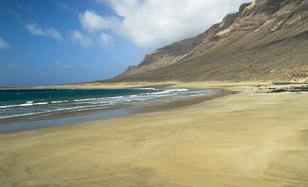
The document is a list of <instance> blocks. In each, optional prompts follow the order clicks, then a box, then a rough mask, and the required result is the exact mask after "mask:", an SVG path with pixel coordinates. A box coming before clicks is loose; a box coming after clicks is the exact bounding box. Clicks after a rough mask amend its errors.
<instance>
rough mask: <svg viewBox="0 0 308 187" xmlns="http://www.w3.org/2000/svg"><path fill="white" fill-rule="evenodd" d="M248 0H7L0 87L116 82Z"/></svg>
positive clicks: (0, 19)
mask: <svg viewBox="0 0 308 187" xmlns="http://www.w3.org/2000/svg"><path fill="white" fill-rule="evenodd" d="M245 2H250V0H215V1H213V0H2V1H1V2H0V86H1V85H3V86H8V85H47V84H63V83H74V82H86V81H94V80H102V79H107V78H111V77H113V76H115V75H117V74H119V73H121V72H122V71H124V70H125V69H126V67H127V66H129V65H136V64H138V63H139V62H140V61H141V60H142V58H143V56H144V55H145V54H146V53H148V52H150V51H152V50H154V49H155V48H158V47H162V46H164V45H167V44H170V43H172V42H175V41H178V40H181V39H184V38H187V37H192V36H194V35H197V34H199V33H201V32H203V31H205V30H206V29H207V28H208V27H209V26H210V25H212V24H214V23H217V22H219V21H221V19H222V18H223V17H224V16H225V15H226V14H228V13H231V12H235V11H237V10H238V8H239V6H240V5H241V4H242V3H245Z"/></svg>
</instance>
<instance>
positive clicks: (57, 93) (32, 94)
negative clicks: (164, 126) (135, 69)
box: [0, 88, 211, 123]
mask: <svg viewBox="0 0 308 187" xmlns="http://www.w3.org/2000/svg"><path fill="white" fill-rule="evenodd" d="M210 93H211V90H189V89H155V88H136V89H35V90H33V89H32V90H0V123H1V120H7V119H11V120H12V119H13V120H14V118H20V117H23V118H33V117H34V116H49V115H53V114H59V113H69V112H80V111H91V110H98V109H112V108H115V107H119V106H127V105H132V104H134V105H138V104H139V103H145V102H149V101H159V100H161V99H163V98H175V97H181V96H195V95H200V94H210Z"/></svg>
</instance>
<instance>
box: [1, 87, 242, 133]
mask: <svg viewBox="0 0 308 187" xmlns="http://www.w3.org/2000/svg"><path fill="white" fill-rule="evenodd" d="M160 88H165V87H160ZM211 90H212V91H214V92H215V93H213V94H210V95H201V96H195V97H192V96H187V97H185V98H180V99H177V100H174V101H170V102H167V103H147V104H145V105H144V106H139V105H141V104H138V105H136V106H115V107H112V108H108V109H95V110H87V111H76V112H58V113H54V114H49V115H43V116H33V117H31V118H30V119H29V117H20V118H9V119H4V120H0V121H1V122H2V123H3V124H2V125H1V126H0V134H5V133H15V132H23V131H31V130H36V129H40V128H52V127H59V126H64V125H76V124H81V123H86V122H91V121H103V120H107V119H112V118H118V117H123V116H128V115H136V114H142V113H149V112H160V111H167V110H172V109H177V108H180V107H185V106H189V105H194V104H198V103H202V102H204V101H207V100H211V99H215V98H219V97H224V96H226V95H230V94H235V93H236V92H234V91H229V90H225V89H217V88H216V89H211Z"/></svg>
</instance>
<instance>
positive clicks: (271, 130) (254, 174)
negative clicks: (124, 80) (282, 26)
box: [0, 83, 308, 187]
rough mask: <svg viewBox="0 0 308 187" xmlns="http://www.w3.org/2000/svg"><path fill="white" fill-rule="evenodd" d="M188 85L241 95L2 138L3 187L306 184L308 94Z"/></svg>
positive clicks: (252, 87) (0, 166)
mask: <svg viewBox="0 0 308 187" xmlns="http://www.w3.org/2000/svg"><path fill="white" fill-rule="evenodd" d="M138 85H139V84H138ZM140 85H141V86H144V85H142V84H140ZM124 86H127V85H124ZM175 86H179V85H175ZM180 86H181V87H214V88H219V87H222V88H227V89H229V90H233V91H240V93H237V94H231V95H227V96H224V97H219V98H214V99H211V100H207V101H204V102H201V103H198V104H194V105H187V106H183V107H178V108H174V107H173V108H171V109H170V110H167V111H156V112H149V113H143V114H137V115H129V116H125V117H120V118H113V119H110V120H104V121H95V122H88V123H84V124H79V125H74V126H62V127H55V128H47V129H37V130H33V131H27V132H21V133H9V134H1V135H0V186H1V187H2V186H3V187H9V186H23V187H24V186H61V187H62V186H63V187H64V186H74V187H75V186H80V187H84V186H104V187H122V186H123V187H128V186H130V187H131V186H140V187H146V186H160V187H162V186H166V187H173V186H174V187H184V186H185V187H186V186H197V187H204V186H221V187H242V186H243V187H246V186H277V187H287V186H288V187H291V186H294V187H301V186H303V187H304V186H308V164H307V163H308V125H307V122H308V115H307V111H308V94H307V93H301V94H299V93H266V89H267V87H266V86H267V84H264V85H262V86H260V85H258V86H257V85H256V84H253V83H251V84H231V83H230V84H223V85H222V84H205V83H204V84H201V83H195V84H181V85H180ZM110 87H111V86H110ZM114 87H116V86H114Z"/></svg>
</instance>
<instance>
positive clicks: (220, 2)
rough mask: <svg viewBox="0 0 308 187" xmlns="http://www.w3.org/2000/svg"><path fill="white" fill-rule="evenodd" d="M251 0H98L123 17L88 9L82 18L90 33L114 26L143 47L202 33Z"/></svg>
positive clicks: (116, 30)
mask: <svg viewBox="0 0 308 187" xmlns="http://www.w3.org/2000/svg"><path fill="white" fill-rule="evenodd" d="M250 1H251V0H215V1H213V0H97V2H103V3H104V2H108V3H109V4H110V5H111V7H112V8H113V10H114V11H115V12H116V14H117V15H118V16H120V17H122V18H123V20H121V21H120V20H119V19H116V18H113V19H110V17H109V18H108V17H107V18H106V17H103V16H99V15H97V14H96V13H95V12H93V11H86V12H85V13H84V14H82V15H81V16H80V18H81V22H82V25H83V27H84V28H85V29H86V30H88V31H90V32H94V31H102V30H106V29H110V30H113V31H115V32H120V33H122V34H123V35H125V36H127V37H128V38H130V39H131V40H133V41H134V42H135V43H136V44H138V45H140V46H157V45H164V44H167V43H171V42H175V41H177V40H181V39H184V38H187V37H191V36H194V35H196V34H199V33H201V32H203V31H205V30H206V29H207V28H208V27H209V26H210V25H212V24H214V23H216V22H219V21H220V20H221V19H222V18H223V17H224V16H225V15H226V14H228V13H231V12H235V11H237V10H238V8H239V6H240V5H241V4H242V3H244V2H250Z"/></svg>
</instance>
